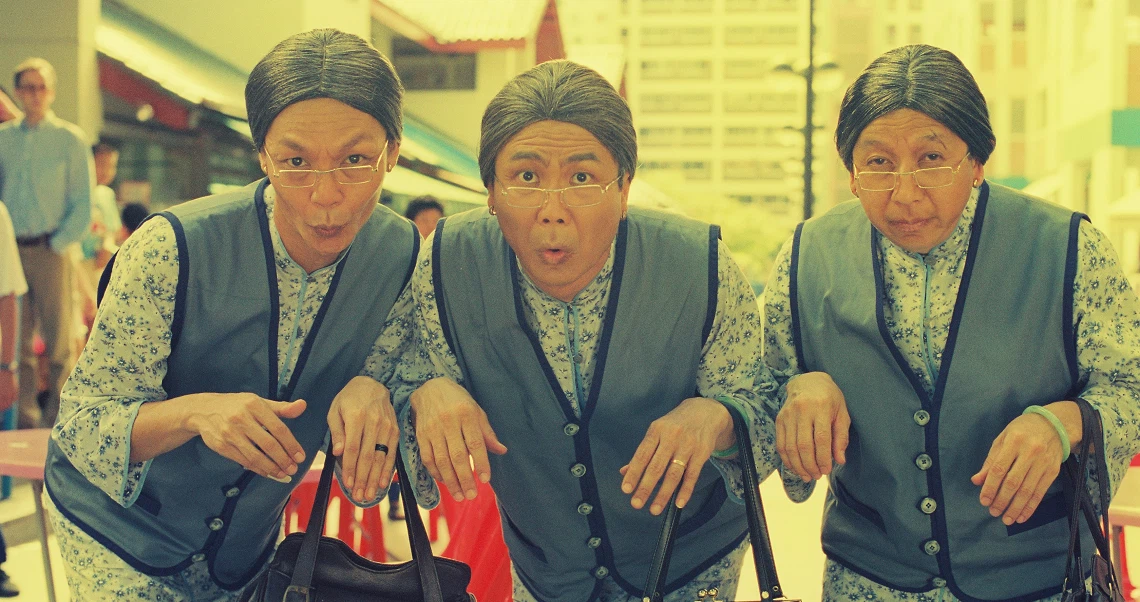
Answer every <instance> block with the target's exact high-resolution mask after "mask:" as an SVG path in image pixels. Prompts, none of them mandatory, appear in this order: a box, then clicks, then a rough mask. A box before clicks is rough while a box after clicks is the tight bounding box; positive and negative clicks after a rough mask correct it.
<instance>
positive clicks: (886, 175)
mask: <svg viewBox="0 0 1140 602" xmlns="http://www.w3.org/2000/svg"><path fill="white" fill-rule="evenodd" d="M969 156H970V153H966V155H965V156H964V157H962V160H961V161H959V162H958V166H957V167H926V168H923V169H916V170H914V171H862V172H861V171H858V170H856V172H855V181H856V182H858V183H859V188H860V189H862V190H864V191H866V192H886V191H888V190H894V189H895V188H896V187H898V185H899V178H900V177H902V176H914V183H915V185H916V186H918V187H919V188H945V187H947V186H949V185H951V184H953V183H954V176H956V175H958V170H960V169H962V164H963V163H965V162H966V157H969Z"/></svg>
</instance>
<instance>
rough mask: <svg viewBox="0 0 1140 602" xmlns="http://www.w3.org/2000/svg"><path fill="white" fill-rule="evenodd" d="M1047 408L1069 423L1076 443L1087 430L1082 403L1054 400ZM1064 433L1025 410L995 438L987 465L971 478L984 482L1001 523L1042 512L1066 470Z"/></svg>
mask: <svg viewBox="0 0 1140 602" xmlns="http://www.w3.org/2000/svg"><path fill="white" fill-rule="evenodd" d="M1046 409H1048V410H1050V411H1051V412H1053V414H1054V415H1056V416H1057V418H1058V419H1059V420H1060V421H1061V424H1062V425H1064V426H1065V430H1066V431H1067V433H1068V435H1069V442H1070V445H1071V446H1072V447H1073V448H1076V445H1077V443H1079V442H1080V438H1081V433H1082V426H1083V425H1082V424H1081V414H1080V408H1078V407H1077V404H1076V403H1073V402H1071V401H1061V402H1057V403H1051V404H1049V405H1048V406H1046ZM1061 452H1062V448H1061V436H1060V434H1059V433H1057V429H1055V428H1053V425H1052V424H1050V423H1049V421H1048V420H1047V419H1046V418H1045V417H1044V416H1040V415H1038V414H1022V415H1021V416H1018V417H1017V418H1014V419H1013V421H1012V422H1010V423H1009V425H1007V426H1006V427H1005V429H1004V430H1003V431H1002V432H1001V434H999V435H998V436H997V439H994V442H993V445H991V446H990V453H989V455H987V456H986V460H985V462H984V463H983V464H982V469H981V470H979V471H978V473H977V474H975V475H974V476H972V477H970V481H971V482H972V483H973V484H975V485H981V487H982V492H981V494H980V495H979V496H978V499H979V501H981V503H982V505H983V506H989V509H990V515H991V516H995V517H996V516H1001V517H1002V523H1004V524H1005V525H1007V526H1008V525H1012V524H1013V523H1014V522H1018V523H1024V522H1025V521H1027V520H1029V517H1031V516H1033V513H1034V512H1036V511H1037V505H1038V504H1040V503H1041V499H1042V498H1044V497H1045V491H1046V490H1047V489H1049V486H1050V485H1052V484H1053V481H1055V480H1056V479H1057V475H1058V474H1059V473H1060V471H1061Z"/></svg>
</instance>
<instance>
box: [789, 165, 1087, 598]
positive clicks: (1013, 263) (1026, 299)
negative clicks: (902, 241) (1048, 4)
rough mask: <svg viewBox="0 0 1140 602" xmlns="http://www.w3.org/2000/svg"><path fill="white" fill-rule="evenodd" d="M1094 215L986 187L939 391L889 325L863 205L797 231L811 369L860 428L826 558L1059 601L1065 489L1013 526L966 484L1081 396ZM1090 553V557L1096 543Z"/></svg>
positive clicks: (875, 573) (797, 328)
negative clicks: (1040, 420) (1039, 420)
mask: <svg viewBox="0 0 1140 602" xmlns="http://www.w3.org/2000/svg"><path fill="white" fill-rule="evenodd" d="M1083 217H1084V216H1083V215H1080V214H1074V213H1073V212H1071V211H1068V210H1066V209H1063V208H1060V207H1056V206H1053V205H1049V204H1047V203H1045V202H1043V201H1039V200H1036V199H1032V198H1030V197H1027V196H1025V195H1022V194H1020V193H1018V192H1016V191H1013V190H1010V189H1008V188H1004V187H1002V186H995V185H991V184H988V183H987V184H985V185H983V187H982V190H981V195H980V198H979V201H978V206H977V213H976V217H975V218H974V223H973V225H972V232H971V236H970V243H969V250H968V252H967V256H966V266H965V270H964V273H963V276H962V281H961V284H960V289H959V291H958V297H957V301H956V304H955V307H954V315H953V318H952V320H951V324H950V334H949V336H948V338H947V341H946V348H945V351H944V353H943V357H942V364H941V369H940V371H939V374H938V375H937V380H936V389H935V391H934V394H933V395H928V394H927V393H926V391H925V389H924V388H923V387H922V385H921V384H920V381H919V380H918V378H917V376H916V375H915V374H914V373H913V372H912V371H911V370H910V368H909V366H908V365H907V363H906V360H905V359H904V358H903V357H902V355H901V353H900V352H899V349H898V348H897V346H896V345H895V343H894V341H893V340H892V339H891V336H890V334H889V332H888V330H887V326H886V321H885V318H884V314H883V305H884V299H885V298H886V297H885V292H884V289H883V275H882V268H881V263H880V259H879V246H878V245H879V242H880V236H881V235H880V234H879V233H878V231H877V230H874V228H873V227H872V225H871V223H870V222H869V221H868V219H867V216H866V214H865V213H864V212H863V209H862V208H861V206H860V205H859V203H858V201H852V202H849V203H844V204H842V205H840V206H838V207H836V208H835V209H834V210H832V211H830V212H828V213H827V214H825V215H823V216H821V217H819V218H817V219H814V220H810V221H808V222H806V223H804V224H803V225H802V226H801V228H800V229H798V230H797V233H796V237H795V240H794V243H793V245H794V247H793V259H792V262H793V263H792V284H791V292H792V311H793V325H794V332H795V338H796V341H795V342H796V348H797V353H798V355H799V360H800V365H801V367H802V368H803V370H804V371H812V370H822V371H825V372H827V373H829V374H830V375H831V376H832V378H834V379H835V382H836V383H837V384H838V385H839V388H840V389H841V390H842V391H843V393H844V396H845V397H846V399H847V406H848V410H849V411H850V413H851V420H852V426H851V435H852V436H851V443H850V445H849V447H848V449H847V464H846V465H844V466H840V467H837V468H836V469H835V471H834V474H833V475H832V477H831V479H830V489H829V491H828V499H827V505H826V508H825V511H824V523H823V535H822V539H823V548H824V551H825V552H826V553H827V555H828V557H830V558H831V559H833V560H835V561H836V562H839V563H841V564H843V565H844V566H846V567H848V568H850V569H852V570H854V571H856V572H857V573H859V574H861V575H863V576H865V577H867V578H869V579H871V580H872V581H876V582H878V583H881V584H883V585H887V586H889V587H892V588H894V589H898V590H902V591H909V592H920V591H927V590H930V589H932V588H934V587H938V586H941V585H943V584H945V585H948V586H949V588H950V590H951V591H952V592H953V593H954V595H955V596H957V597H959V598H961V599H962V600H964V601H967V602H970V601H975V600H979V601H980V600H1019V601H1031V600H1038V599H1040V598H1043V597H1047V596H1050V595H1053V594H1055V593H1057V592H1059V591H1060V587H1061V582H1062V581H1063V579H1064V568H1065V567H1064V565H1065V557H1066V552H1067V544H1068V533H1069V528H1068V524H1067V521H1065V520H1064V517H1065V516H1066V513H1067V509H1068V506H1067V505H1066V504H1065V503H1064V494H1063V492H1062V491H1061V484H1060V479H1059V480H1058V482H1056V483H1054V484H1053V486H1052V487H1051V488H1050V490H1049V492H1048V493H1047V494H1046V497H1045V499H1044V500H1043V501H1042V503H1041V505H1040V506H1039V507H1038V509H1037V511H1036V512H1035V513H1034V515H1033V517H1032V518H1031V519H1030V520H1029V521H1027V522H1026V523H1024V524H1021V525H1018V524H1016V523H1015V524H1014V525H1013V526H1010V527H1006V526H1005V525H1004V524H1002V523H1001V521H1000V519H999V518H994V517H992V516H990V515H989V511H988V509H987V508H986V507H984V506H982V505H981V504H980V503H979V502H978V495H979V493H980V487H977V486H975V485H974V484H973V483H971V482H970V476H971V475H973V474H974V473H975V472H977V471H978V469H980V468H981V466H982V462H983V461H984V459H985V457H986V455H987V454H988V453H989V449H990V445H991V443H992V442H993V440H994V439H995V438H996V437H997V436H998V434H999V433H1000V432H1001V431H1002V430H1003V429H1004V428H1005V427H1006V425H1008V424H1009V422H1010V421H1012V420H1013V419H1014V418H1016V417H1017V416H1018V415H1020V414H1021V412H1022V410H1023V409H1024V408H1025V407H1027V406H1029V405H1033V404H1038V405H1044V404H1047V403H1052V402H1054V401H1059V400H1063V399H1072V398H1073V396H1074V395H1075V394H1077V392H1079V390H1080V387H1081V383H1078V382H1077V381H1078V372H1077V359H1076V336H1075V334H1074V332H1073V328H1072V325H1073V315H1072V307H1073V302H1072V291H1073V279H1074V275H1075V273H1076V261H1077V228H1078V226H1079V224H1080V221H1081V219H1082V218H1083ZM943 409H946V411H945V412H943V411H942V410H943ZM1082 549H1083V550H1085V551H1086V552H1087V551H1090V550H1092V542H1091V539H1089V538H1088V537H1087V536H1086V540H1085V542H1084V544H1083V548H1082ZM1086 566H1087V565H1086Z"/></svg>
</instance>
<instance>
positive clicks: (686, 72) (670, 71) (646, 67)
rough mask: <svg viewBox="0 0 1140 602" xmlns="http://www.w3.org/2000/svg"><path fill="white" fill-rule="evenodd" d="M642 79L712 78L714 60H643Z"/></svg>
mask: <svg viewBox="0 0 1140 602" xmlns="http://www.w3.org/2000/svg"><path fill="white" fill-rule="evenodd" d="M641 79H648V80H661V79H712V61H701V60H669V61H642V62H641Z"/></svg>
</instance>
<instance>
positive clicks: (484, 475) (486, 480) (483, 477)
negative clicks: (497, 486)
mask: <svg viewBox="0 0 1140 602" xmlns="http://www.w3.org/2000/svg"><path fill="white" fill-rule="evenodd" d="M479 480H480V481H483V482H484V483H490V482H491V475H489V474H487V473H485V472H481V473H479Z"/></svg>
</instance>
